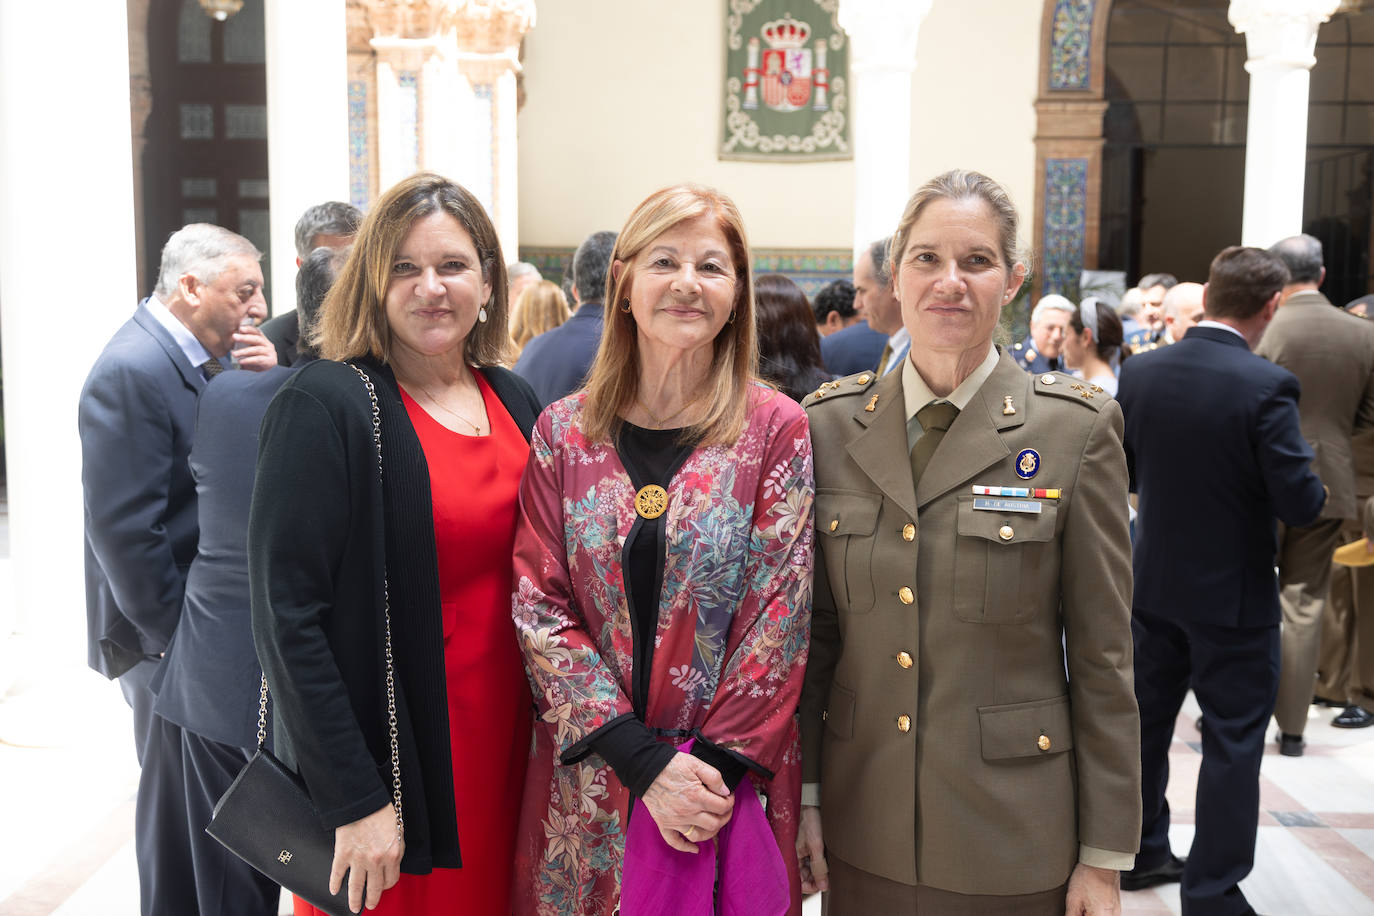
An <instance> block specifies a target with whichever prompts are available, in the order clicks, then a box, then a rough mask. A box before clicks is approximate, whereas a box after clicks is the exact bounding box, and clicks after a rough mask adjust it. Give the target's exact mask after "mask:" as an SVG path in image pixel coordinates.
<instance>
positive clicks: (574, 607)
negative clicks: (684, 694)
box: [512, 406, 633, 763]
mask: <svg viewBox="0 0 1374 916" xmlns="http://www.w3.org/2000/svg"><path fill="white" fill-rule="evenodd" d="M570 428H572V427H571V426H570V425H569V424H567V423H566V422H560V414H559V411H558V409H557V406H555V407H554V408H550V409H549V410H546V411H545V412H544V413H543V414H542V415H541V416H540V418H539V421H538V423H536V424H535V428H534V432H533V435H532V436H531V439H530V458H529V463H528V464H527V465H526V468H525V476H524V479H523V480H522V481H521V484H520V505H519V512H518V515H517V519H516V533H515V594H514V597H513V600H512V611H513V616H514V618H515V629H516V635H517V637H518V639H519V640H520V648H521V651H522V652H523V653H524V656H525V670H526V672H527V673H528V674H529V678H530V686H531V689H532V690H533V692H534V698H535V703H536V706H537V707H538V711H539V713H540V718H541V719H542V720H543V721H544V722H545V723H547V725H548V727H549V728H551V729H552V732H553V737H554V743H555V746H556V748H557V751H558V753H559V755H560V756H561V757H562V758H563V760H564V762H565V763H568V762H571V759H573V758H576V757H578V756H580V755H581V754H582V753H584V752H585V748H586V739H587V738H589V737H590V736H591V735H592V734H593V733H595V732H596V731H597V730H599V729H601V728H602V727H604V726H605V725H607V724H609V723H610V722H612V721H614V720H615V719H618V718H620V717H621V716H623V715H627V714H631V713H632V712H633V708H632V706H631V704H630V700H629V698H628V697H627V696H626V695H625V693H624V691H622V690H621V689H620V686H619V684H618V683H617V681H616V678H615V676H614V675H613V674H612V672H611V670H610V669H609V668H608V667H607V665H606V664H605V663H604V662H603V660H602V658H601V655H600V654H599V652H598V651H597V643H596V640H595V639H594V637H593V635H592V633H591V631H590V628H589V625H588V621H587V619H586V617H585V615H584V614H583V613H582V612H581V611H580V609H579V606H578V601H577V598H576V596H575V594H574V590H573V587H572V583H571V573H572V570H571V568H570V564H569V557H568V550H567V546H566V544H567V542H566V540H565V529H566V525H567V524H568V521H569V520H568V519H567V518H566V517H565V511H564V506H565V503H564V498H563V491H564V470H565V462H566V461H567V460H568V459H567V458H566V457H565V456H564V455H562V454H561V453H562V452H563V451H564V449H563V446H564V445H565V443H564V442H562V441H560V439H561V436H560V433H566V432H567V431H568V430H569V429H570ZM594 501H595V500H594V499H593V502H594ZM572 508H573V512H574V514H575V515H576V516H577V527H579V528H580V529H581V531H580V532H579V534H580V535H581V536H584V537H585V538H588V539H591V540H599V541H601V542H602V543H603V544H606V545H608V546H610V545H613V544H614V542H615V540H616V526H615V516H614V513H612V514H611V515H610V516H609V518H608V517H606V516H605V515H604V514H600V515H599V514H598V513H596V512H594V511H593V512H587V513H580V512H578V511H577V507H576V505H575V504H574V505H573V507H572Z"/></svg>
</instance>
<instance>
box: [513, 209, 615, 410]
mask: <svg viewBox="0 0 1374 916" xmlns="http://www.w3.org/2000/svg"><path fill="white" fill-rule="evenodd" d="M614 246H615V233H614V232H604V231H603V232H593V233H592V234H591V235H589V236H587V238H586V240H585V241H583V242H582V244H581V245H579V246H578V247H577V252H576V253H575V254H573V263H572V275H573V284H572V298H573V303H574V304H575V305H576V306H577V307H576V308H575V309H573V314H572V317H571V318H569V319H568V320H567V321H565V322H563V323H562V324H561V325H559V326H558V327H556V328H554V329H553V330H551V331H545V332H544V333H543V334H540V335H539V336H538V337H535V338H534V339H532V340H531V341H530V342H529V343H527V344H526V345H525V348H524V349H523V350H521V351H520V358H519V359H518V360H516V363H515V373H516V374H517V375H519V376H521V377H522V378H524V379H525V381H527V382H529V383H530V386H531V387H532V388H534V393H535V395H536V396H537V397H538V398H539V403H540V404H542V405H543V406H545V407H547V406H548V405H549V404H552V403H553V402H554V401H556V400H558V399H559V398H562V397H566V396H567V395H569V394H572V393H573V392H574V391H576V390H577V389H579V388H581V387H582V384H583V382H584V381H585V380H586V378H587V370H588V369H589V368H590V367H591V364H592V357H594V356H595V355H596V348H597V345H598V344H599V343H600V341H601V311H602V308H601V299H602V297H603V296H604V295H605V289H606V272H607V271H608V270H609V269H610V264H611V249H612V248H613V247H614Z"/></svg>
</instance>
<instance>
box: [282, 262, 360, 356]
mask: <svg viewBox="0 0 1374 916" xmlns="http://www.w3.org/2000/svg"><path fill="white" fill-rule="evenodd" d="M352 250H353V246H352V245H348V246H345V247H343V248H328V247H326V246H323V245H321V246H320V247H319V248H316V249H315V250H314V251H312V252H310V254H308V255H306V257H305V260H303V261H301V269H300V270H299V271H297V273H296V312H297V323H298V324H299V326H300V330H301V334H300V343H299V344H298V345H297V350H298V351H309V353H310V354H311V355H314V349H313V348H310V347H308V346H307V344H306V341H307V340H308V339H309V338H310V326H311V325H312V324H313V323H314V321H315V316H316V315H317V314H319V311H320V305H321V304H322V303H323V302H324V297H325V295H326V294H328V292H329V288H330V287H332V286H333V285H334V281H335V280H337V279H338V278H339V271H341V270H343V266H344V261H347V260H348V253H349V252H350V251H352Z"/></svg>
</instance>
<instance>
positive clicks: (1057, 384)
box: [797, 170, 1140, 916]
mask: <svg viewBox="0 0 1374 916" xmlns="http://www.w3.org/2000/svg"><path fill="white" fill-rule="evenodd" d="M1016 235H1017V216H1016V211H1015V209H1014V207H1013V205H1012V203H1011V200H1010V198H1009V197H1008V196H1007V193H1006V191H1005V190H1004V189H1003V188H1002V187H1001V186H1000V185H998V184H997V183H996V182H994V181H993V180H992V179H990V178H988V177H986V176H985V175H981V174H979V173H977V172H971V171H963V170H959V171H952V172H947V173H945V174H943V175H940V176H938V177H936V178H934V179H932V180H930V181H928V182H927V183H926V184H925V185H923V186H922V187H921V188H920V189H919V190H918V191H917V192H916V193H915V195H914V196H913V197H912V198H911V200H910V201H909V202H908V203H907V205H906V209H905V212H904V213H903V214H902V218H901V222H900V224H899V225H898V227H897V232H896V234H895V235H894V236H893V240H892V246H891V269H892V271H893V274H894V276H895V281H896V292H897V297H898V299H899V300H900V302H901V308H902V317H903V320H904V321H905V322H906V326H907V328H908V329H909V330H910V332H911V341H912V346H911V353H910V357H909V358H908V359H906V360H904V362H903V364H902V366H901V368H900V370H899V371H896V372H893V373H891V374H889V375H886V376H883V377H881V378H871V379H868V380H867V381H864V380H863V379H850V380H845V381H842V382H840V384H839V386H838V387H831V388H827V389H826V390H825V391H821V392H817V393H815V394H813V395H811V396H810V397H808V398H807V400H806V402H805V404H804V405H803V406H805V407H806V409H807V415H808V418H809V419H810V422H811V426H812V443H813V447H814V448H815V462H816V530H817V532H818V536H819V542H820V544H819V552H818V556H817V560H816V580H815V594H814V616H813V625H812V639H811V654H810V658H809V660H808V666H807V670H806V684H805V688H804V691H803V694H802V703H801V729H802V766H803V772H804V776H805V783H806V785H805V786H804V789H803V805H804V807H803V808H802V822H801V839H800V842H799V843H798V848H797V851H798V855H799V856H800V857H801V867H802V876H803V880H804V882H805V883H804V888H805V889H806V890H807V891H811V890H817V889H819V890H827V891H828V893H827V897H826V904H825V905H826V907H827V912H828V913H829V914H831V916H844V914H849V913H854V914H873V913H884V914H911V913H921V914H926V913H980V914H1018V916H1026V914H1042V913H1043V914H1045V916H1064V914H1065V913H1070V914H1075V916H1077V914H1083V913H1115V912H1118V911H1119V910H1118V909H1117V907H1118V906H1119V894H1118V891H1117V872H1118V870H1120V869H1126V868H1130V867H1131V865H1132V862H1133V853H1134V851H1135V848H1136V843H1137V841H1138V839H1139V833H1138V825H1139V822H1140V821H1139V818H1140V779H1139V773H1140V770H1139V764H1140V761H1139V756H1138V753H1139V744H1138V743H1137V742H1138V737H1139V719H1138V717H1137V713H1136V705H1135V697H1134V695H1133V693H1132V689H1131V683H1132V674H1131V635H1130V613H1129V606H1128V604H1127V594H1126V592H1127V589H1128V587H1129V582H1130V569H1129V564H1130V542H1129V536H1128V533H1127V525H1126V500H1125V499H1124V494H1125V492H1126V479H1127V478H1126V461H1125V456H1124V454H1123V452H1122V447H1121V411H1120V408H1118V407H1117V405H1116V403H1115V402H1114V401H1113V400H1112V399H1111V398H1109V397H1106V396H1105V395H1103V394H1098V393H1095V392H1093V391H1092V390H1091V389H1090V388H1088V387H1087V386H1086V385H1084V384H1083V383H1081V382H1077V381H1076V380H1075V379H1073V378H1072V377H1070V376H1067V375H1061V374H1057V373H1044V374H1042V375H1039V376H1030V375H1027V374H1026V373H1025V372H1024V371H1022V369H1021V368H1020V366H1019V365H1017V363H1016V361H1015V360H1014V359H1012V357H1011V355H1010V354H1009V353H1007V352H1006V351H999V349H998V348H997V347H996V346H995V345H994V344H993V334H994V333H995V332H996V330H997V326H998V318H999V316H1000V315H1001V313H1002V309H1003V308H1004V307H1005V306H1006V305H1007V304H1008V303H1010V302H1011V301H1012V299H1013V298H1014V297H1015V296H1016V293H1017V290H1018V289H1019V288H1020V286H1021V283H1022V281H1023V280H1024V278H1025V273H1026V267H1025V264H1024V262H1023V259H1021V258H1020V257H1018V256H1017V252H1016ZM1003 488H1024V489H1019V490H1010V491H1004V490H1003ZM918 548H919V549H918ZM1066 675H1067V676H1066ZM817 789H818V790H819V792H818V793H817ZM817 803H819V807H815V806H816V805H817Z"/></svg>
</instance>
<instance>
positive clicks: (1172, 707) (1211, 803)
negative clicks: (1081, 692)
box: [1131, 611, 1279, 916]
mask: <svg viewBox="0 0 1374 916" xmlns="http://www.w3.org/2000/svg"><path fill="white" fill-rule="evenodd" d="M1131 632H1132V635H1133V636H1134V637H1135V694H1136V700H1137V701H1138V702H1139V704H1140V756H1141V789H1142V791H1141V795H1142V798H1141V801H1142V809H1143V816H1144V826H1143V832H1142V836H1141V839H1140V854H1139V855H1138V856H1137V857H1136V867H1137V868H1138V869H1149V868H1153V867H1155V866H1158V865H1160V864H1162V863H1163V862H1164V860H1165V859H1166V858H1168V856H1169V854H1170V849H1169V803H1168V802H1167V801H1166V800H1165V797H1164V790H1165V788H1166V787H1167V786H1168V783H1169V743H1170V741H1171V740H1172V738H1173V733H1174V723H1175V720H1176V719H1177V718H1178V713H1179V709H1180V708H1181V707H1182V705H1183V698H1184V696H1185V695H1186V694H1187V692H1188V688H1189V686H1190V685H1191V686H1192V688H1193V693H1194V694H1195V695H1196V696H1197V699H1198V703H1199V704H1200V705H1201V706H1202V721H1203V727H1202V766H1201V768H1200V770H1199V771H1198V783H1197V801H1196V808H1197V814H1196V820H1195V823H1196V829H1195V832H1194V834H1193V846H1192V849H1191V850H1190V851H1189V853H1188V865H1187V867H1186V868H1185V869H1184V872H1183V887H1182V901H1183V913H1184V916H1204V914H1205V916H1212V914H1217V916H1233V914H1249V913H1253V912H1254V910H1253V909H1251V907H1250V904H1249V903H1248V902H1247V901H1246V899H1245V895H1244V894H1243V893H1241V890H1240V887H1239V883H1240V880H1241V879H1242V878H1244V877H1245V876H1246V875H1248V874H1249V873H1250V870H1251V868H1252V867H1253V866H1254V862H1255V831H1256V830H1257V828H1258V826H1259V771H1260V761H1261V760H1262V758H1263V757H1264V740H1265V735H1264V733H1265V728H1266V727H1267V725H1268V724H1269V716H1270V714H1271V713H1272V711H1273V708H1274V697H1275V695H1276V693H1277V689H1278V675H1279V629H1278V627H1277V626H1268V627H1220V626H1210V625H1207V624H1196V623H1180V622H1176V621H1170V620H1164V619H1163V618H1160V617H1155V616H1153V615H1150V614H1145V613H1141V612H1139V611H1136V612H1135V613H1134V614H1132V615H1131Z"/></svg>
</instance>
